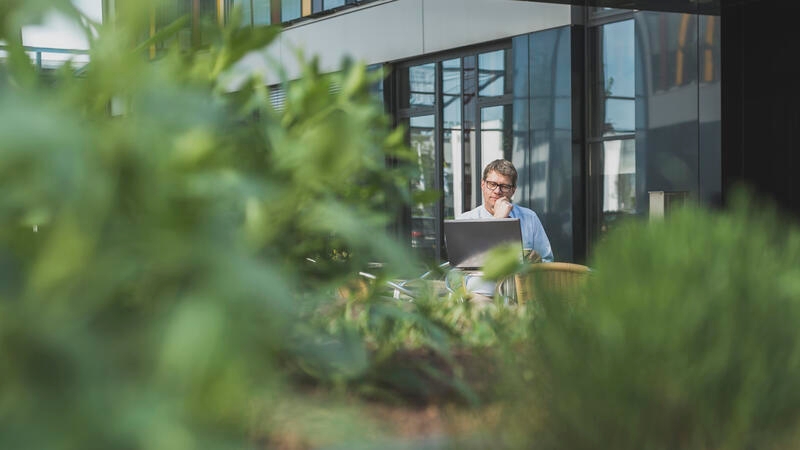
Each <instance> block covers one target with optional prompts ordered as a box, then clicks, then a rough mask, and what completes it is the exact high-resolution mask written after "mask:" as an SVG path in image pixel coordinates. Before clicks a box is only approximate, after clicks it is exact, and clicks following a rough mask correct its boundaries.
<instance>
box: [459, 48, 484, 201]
mask: <svg viewBox="0 0 800 450" xmlns="http://www.w3.org/2000/svg"><path fill="white" fill-rule="evenodd" d="M477 59H478V58H477V57H475V56H474V55H469V56H465V57H464V58H463V59H462V74H463V78H462V79H463V83H464V84H463V86H461V91H462V94H463V97H462V103H463V104H464V116H463V117H462V120H463V127H462V130H463V133H464V191H463V192H464V208H465V209H467V210H469V209H472V208H474V207H476V206H478V205H480V204H481V202H482V195H481V192H480V188H481V186H480V183H475V182H473V180H480V177H481V170H482V169H483V168H482V167H478V166H479V163H480V158H479V155H478V145H477V141H478V139H477V136H476V129H477V126H478V124H476V123H475V122H476V119H477V115H478V109H477V108H478V107H477V104H478V98H477V94H478V91H477V78H476V67H475V66H476V65H477V64H478V61H477Z"/></svg>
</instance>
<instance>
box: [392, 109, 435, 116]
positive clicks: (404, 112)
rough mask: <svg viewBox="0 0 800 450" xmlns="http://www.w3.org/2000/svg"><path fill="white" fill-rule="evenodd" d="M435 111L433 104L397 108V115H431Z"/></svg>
mask: <svg viewBox="0 0 800 450" xmlns="http://www.w3.org/2000/svg"><path fill="white" fill-rule="evenodd" d="M434 112H435V110H434V107H433V106H422V107H420V106H413V107H411V108H403V109H398V110H397V117H417V116H431V115H433V114H434Z"/></svg>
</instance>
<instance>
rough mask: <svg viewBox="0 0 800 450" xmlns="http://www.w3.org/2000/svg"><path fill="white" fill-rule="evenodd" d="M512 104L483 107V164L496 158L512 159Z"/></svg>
mask: <svg viewBox="0 0 800 450" xmlns="http://www.w3.org/2000/svg"><path fill="white" fill-rule="evenodd" d="M510 114H511V105H500V106H491V107H488V108H481V158H482V160H483V165H486V164H488V163H489V162H491V161H494V160H495V159H501V158H505V159H511V146H512V143H513V142H512V131H511V118H510Z"/></svg>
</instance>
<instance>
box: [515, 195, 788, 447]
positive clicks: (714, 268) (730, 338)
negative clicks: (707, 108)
mask: <svg viewBox="0 0 800 450" xmlns="http://www.w3.org/2000/svg"><path fill="white" fill-rule="evenodd" d="M765 205H768V202H763V201H760V200H759V201H756V199H754V198H751V197H749V196H747V195H745V194H744V193H743V192H740V193H739V194H737V196H736V197H735V200H734V201H732V206H731V209H730V210H729V211H727V212H725V213H711V212H708V211H704V210H702V209H699V208H687V209H685V210H682V211H679V212H677V213H675V214H674V216H672V217H670V218H668V220H665V221H662V222H651V223H649V224H641V223H635V224H630V225H629V226H626V227H625V228H624V229H621V230H619V232H616V233H614V234H613V235H612V236H611V238H610V239H608V241H607V242H604V243H603V244H601V246H600V247H599V248H598V249H597V253H596V257H595V259H594V263H593V264H592V267H593V269H594V271H593V273H592V277H590V279H589V283H588V287H587V292H588V294H587V297H588V298H587V300H586V302H585V304H582V305H580V306H577V307H570V306H569V303H568V302H565V301H564V299H557V298H544V300H543V304H542V305H541V307H542V310H541V314H540V315H539V317H538V318H537V319H536V320H535V330H534V336H535V339H536V340H537V344H536V345H535V346H531V347H529V348H528V349H527V351H525V352H523V355H524V356H522V357H520V358H518V359H517V360H516V361H517V362H518V363H519V364H520V365H519V366H517V367H516V368H517V369H518V370H519V371H520V372H519V373H520V374H527V375H528V376H527V379H526V378H525V377H522V376H517V377H513V376H512V377H511V378H510V379H511V380H516V381H514V382H511V383H510V384H509V386H508V389H510V391H511V392H514V393H516V395H520V392H524V393H525V394H524V395H525V396H526V398H527V401H528V402H529V404H533V405H536V409H537V410H538V411H539V413H538V414H536V415H534V417H535V419H528V420H513V422H515V423H516V424H517V425H519V426H520V427H521V429H520V430H519V435H518V436H525V438H524V440H523V441H524V442H527V444H526V445H532V446H535V447H536V448H559V449H561V448H563V449H589V448H614V449H675V448H680V449H709V448H724V449H752V448H759V449H764V448H797V447H798V441H797V438H798V434H797V430H798V425H800V333H799V332H798V323H800V272H798V268H799V267H800V230H798V228H797V225H796V224H795V223H792V222H790V221H788V220H787V219H786V218H783V217H781V216H780V215H779V214H778V213H777V212H776V211H775V210H774V209H771V207H769V206H765ZM507 373H509V374H514V372H512V371H511V370H509V371H507ZM517 442H518V441H517ZM533 444H535V445H533Z"/></svg>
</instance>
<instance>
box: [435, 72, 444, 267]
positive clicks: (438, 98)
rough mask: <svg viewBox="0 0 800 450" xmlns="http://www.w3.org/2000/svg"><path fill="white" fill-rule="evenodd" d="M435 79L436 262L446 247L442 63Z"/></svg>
mask: <svg viewBox="0 0 800 450" xmlns="http://www.w3.org/2000/svg"><path fill="white" fill-rule="evenodd" d="M433 70H434V77H433V80H434V81H433V106H434V110H433V129H434V132H433V136H434V144H433V149H434V153H435V154H436V158H434V161H435V164H436V168H435V170H434V174H435V175H434V176H435V180H434V183H435V186H436V188H437V189H439V190H440V191H441V192H442V196H441V197H440V198H439V200H437V201H436V215H437V220H436V225H435V226H436V236H437V241H438V242H437V245H436V253H435V257H436V261H440V260H441V259H442V246H443V245H444V230H443V229H444V227H443V226H442V224H443V223H444V222H443V220H444V125H443V120H444V119H443V118H444V101H443V100H444V96H443V94H444V81H443V79H442V61H441V60H440V61H438V62H437V63H436V64H435V65H434V69H433Z"/></svg>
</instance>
